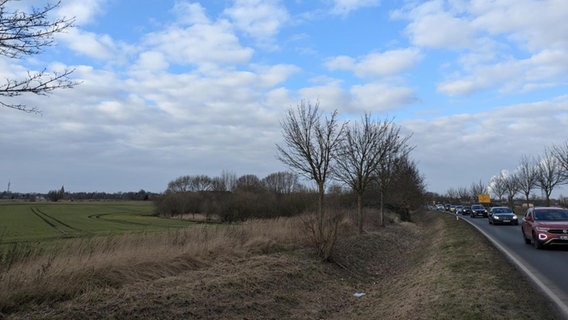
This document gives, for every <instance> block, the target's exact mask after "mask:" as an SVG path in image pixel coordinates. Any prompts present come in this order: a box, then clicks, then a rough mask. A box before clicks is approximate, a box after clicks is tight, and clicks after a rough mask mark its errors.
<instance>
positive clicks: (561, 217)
mask: <svg viewBox="0 0 568 320" xmlns="http://www.w3.org/2000/svg"><path fill="white" fill-rule="evenodd" d="M534 218H535V220H542V221H566V220H568V210H566V209H544V210H535V211H534Z"/></svg>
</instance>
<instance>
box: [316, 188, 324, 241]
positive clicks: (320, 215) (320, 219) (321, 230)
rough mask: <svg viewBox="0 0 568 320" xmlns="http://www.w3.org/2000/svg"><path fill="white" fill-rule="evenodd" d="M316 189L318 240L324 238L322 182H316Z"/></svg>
mask: <svg viewBox="0 0 568 320" xmlns="http://www.w3.org/2000/svg"><path fill="white" fill-rule="evenodd" d="M318 191H319V198H318V222H317V223H318V233H319V234H318V236H319V238H320V240H323V239H324V236H325V235H324V216H325V215H324V211H323V201H324V194H325V190H324V185H323V182H319V183H318Z"/></svg>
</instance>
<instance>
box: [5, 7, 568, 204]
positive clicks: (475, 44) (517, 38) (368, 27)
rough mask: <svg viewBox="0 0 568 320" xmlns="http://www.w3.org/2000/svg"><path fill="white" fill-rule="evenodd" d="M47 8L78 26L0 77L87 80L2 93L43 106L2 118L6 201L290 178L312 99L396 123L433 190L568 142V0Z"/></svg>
mask: <svg viewBox="0 0 568 320" xmlns="http://www.w3.org/2000/svg"><path fill="white" fill-rule="evenodd" d="M45 4H46V1H44V0H22V1H10V2H9V3H8V5H9V6H10V7H11V8H18V9H21V10H27V9H28V8H29V7H30V6H35V7H43V6H44V5H45ZM53 15H54V17H67V18H69V17H74V18H75V26H74V27H73V28H72V29H68V30H67V31H66V32H65V33H62V34H58V35H57V36H56V37H55V45H54V46H52V47H49V48H46V50H45V51H44V52H43V53H41V54H38V55H33V56H27V57H24V58H22V59H19V60H14V59H8V58H5V57H0V75H1V77H2V78H17V77H18V76H20V75H22V74H25V72H26V71H27V70H32V71H38V70H42V69H44V68H46V69H47V70H48V71H61V70H64V69H65V68H73V69H75V71H74V72H73V74H72V79H73V80H75V81H78V82H79V83H80V84H79V85H77V86H76V87H75V88H73V89H65V90H58V91H55V92H53V93H52V94H50V95H48V96H34V95H25V96H21V97H18V98H13V99H12V100H7V99H8V98H3V101H5V102H17V103H24V104H26V105H28V106H34V107H37V108H39V109H40V110H41V114H30V113H24V112H21V111H17V110H12V109H8V108H0V119H2V125H1V126H0V148H1V151H0V191H3V190H5V189H6V188H7V186H8V184H10V190H11V191H14V192H40V193H45V192H47V191H49V190H55V189H59V188H60V187H61V186H64V187H65V190H66V191H69V192H94V191H99V192H130V191H138V190H140V189H144V190H146V191H150V192H162V191H164V190H165V189H166V188H167V184H168V182H170V181H172V180H174V179H176V178H178V177H180V176H184V175H201V174H205V175H208V176H210V177H216V176H220V175H221V173H222V172H224V171H225V172H232V173H235V174H236V175H238V176H240V175H244V174H255V175H257V176H258V177H259V178H263V177H265V176H266V175H268V174H270V173H274V172H278V171H285V170H289V168H287V167H286V166H285V165H284V164H282V163H281V162H280V161H279V160H278V158H277V152H276V145H277V144H279V145H281V144H282V131H281V121H282V120H283V119H284V117H285V115H286V112H287V111H288V110H289V109H290V108H295V107H296V106H297V105H298V104H299V103H300V102H301V101H307V102H309V103H319V107H320V109H321V110H322V111H323V112H324V113H330V112H333V111H334V110H337V111H338V113H339V115H340V118H341V119H342V120H345V121H358V120H360V119H361V117H362V116H363V115H364V114H365V113H366V112H367V113H371V114H373V115H374V116H375V117H376V119H380V120H382V119H392V120H393V121H394V123H396V125H398V126H400V128H401V131H402V132H403V133H404V134H405V135H410V136H411V138H410V140H409V144H410V145H412V146H414V147H415V148H414V150H413V152H412V154H411V158H412V159H413V160H414V161H415V162H416V165H417V168H418V170H419V171H420V173H421V174H422V176H423V177H424V181H425V184H426V188H427V190H428V191H432V192H437V193H440V194H444V193H446V192H447V191H448V190H449V189H452V188H454V189H455V188H461V187H466V188H469V187H470V186H471V185H472V184H474V183H478V182H482V183H484V184H487V183H489V181H490V179H491V178H492V177H493V176H496V175H499V174H500V172H501V171H502V170H507V171H509V172H514V171H515V169H516V168H517V167H518V165H519V163H520V161H521V158H522V157H523V156H525V155H526V156H534V157H537V158H538V157H540V156H542V155H543V154H544V150H545V149H546V148H547V147H550V146H552V145H560V144H563V143H565V142H566V141H567V140H568V90H567V89H568V23H566V21H568V1H565V0H471V1H464V0H432V1H410V0H409V1H404V0H290V1H283V0H282V1H279V0H265V1H261V0H209V1H184V0H177V1H169V0H161V1H155V0H136V1H135V0H62V1H61V5H60V6H59V7H58V8H57V10H55V11H54V12H53ZM559 190H560V191H562V190H568V189H566V187H564V188H561V189H559ZM564 194H568V192H566V191H564Z"/></svg>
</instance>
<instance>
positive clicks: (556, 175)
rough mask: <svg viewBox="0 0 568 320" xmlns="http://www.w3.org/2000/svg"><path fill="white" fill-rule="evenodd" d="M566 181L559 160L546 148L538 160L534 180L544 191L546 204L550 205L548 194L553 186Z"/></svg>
mask: <svg viewBox="0 0 568 320" xmlns="http://www.w3.org/2000/svg"><path fill="white" fill-rule="evenodd" d="M566 181H567V178H566V175H565V174H564V172H563V171H562V166H561V164H560V162H559V161H558V159H557V158H556V157H554V156H553V155H552V153H551V151H550V150H546V151H545V154H544V156H543V157H542V158H541V159H540V161H539V162H538V166H537V175H536V182H537V185H538V187H539V188H540V189H541V190H542V192H544V195H545V197H546V205H547V206H550V195H551V194H552V191H553V190H554V188H556V186H558V185H561V184H564V183H566Z"/></svg>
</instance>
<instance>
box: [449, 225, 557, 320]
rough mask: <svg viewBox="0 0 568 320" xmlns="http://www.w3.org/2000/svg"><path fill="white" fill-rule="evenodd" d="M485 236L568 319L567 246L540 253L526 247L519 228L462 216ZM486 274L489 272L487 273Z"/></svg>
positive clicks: (544, 250)
mask: <svg viewBox="0 0 568 320" xmlns="http://www.w3.org/2000/svg"><path fill="white" fill-rule="evenodd" d="M459 218H460V219H464V220H467V221H469V222H471V223H472V224H473V225H474V226H476V227H477V228H478V229H479V230H480V231H481V232H482V233H484V234H485V235H486V236H487V237H488V238H489V239H490V240H491V241H493V242H494V244H495V245H496V247H497V248H498V249H500V250H501V251H503V253H504V254H506V255H507V256H508V258H509V259H510V260H512V262H513V263H514V264H516V265H517V267H518V268H519V269H521V271H524V272H525V273H526V274H527V275H528V276H529V278H531V279H532V280H533V282H535V284H536V285H537V286H538V287H539V288H540V289H541V290H543V291H544V293H545V294H547V295H548V296H549V297H550V298H551V299H552V300H553V302H554V303H555V304H556V305H557V306H558V307H559V309H560V311H561V312H563V313H564V315H565V316H566V317H567V319H568V246H550V247H548V248H545V249H542V250H538V249H535V248H534V247H533V246H532V245H528V244H525V241H524V240H523V236H522V234H521V226H520V223H521V219H522V216H519V225H491V224H489V223H488V221H487V218H471V217H469V216H461V215H460V216H459ZM487 272H490V271H489V270H487Z"/></svg>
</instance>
